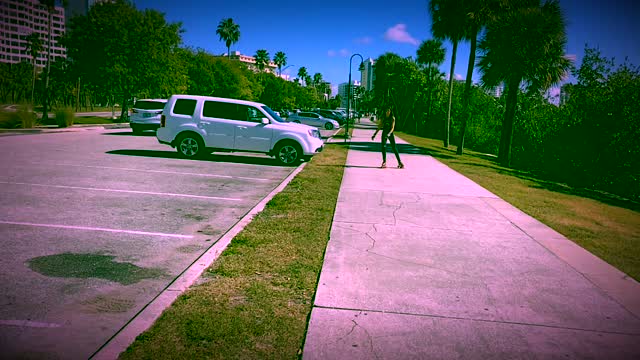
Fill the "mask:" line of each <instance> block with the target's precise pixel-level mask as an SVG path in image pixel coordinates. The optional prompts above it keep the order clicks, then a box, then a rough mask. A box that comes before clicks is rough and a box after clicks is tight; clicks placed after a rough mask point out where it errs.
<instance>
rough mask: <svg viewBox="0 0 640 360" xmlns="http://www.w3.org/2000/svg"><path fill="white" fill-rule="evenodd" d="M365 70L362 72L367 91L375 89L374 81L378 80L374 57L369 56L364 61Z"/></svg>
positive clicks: (363, 85)
mask: <svg viewBox="0 0 640 360" xmlns="http://www.w3.org/2000/svg"><path fill="white" fill-rule="evenodd" d="M363 65H364V70H363V71H362V72H361V73H360V74H361V82H362V87H363V88H364V90H365V91H371V90H373V83H374V81H375V80H376V72H375V69H376V63H375V61H374V60H373V59H372V58H368V59H367V60H365V61H364V63H363Z"/></svg>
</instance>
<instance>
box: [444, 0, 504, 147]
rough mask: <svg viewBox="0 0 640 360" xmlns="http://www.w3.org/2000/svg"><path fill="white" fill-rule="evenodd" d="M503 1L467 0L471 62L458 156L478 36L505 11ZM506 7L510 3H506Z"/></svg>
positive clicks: (464, 128) (469, 102) (465, 128)
mask: <svg viewBox="0 0 640 360" xmlns="http://www.w3.org/2000/svg"><path fill="white" fill-rule="evenodd" d="M501 1H502V0H466V1H465V5H466V9H465V13H466V20H467V38H468V39H469V40H470V41H471V49H470V50H469V62H468V64H467V78H466V81H465V84H464V94H463V96H462V128H461V130H460V141H459V142H458V149H457V150H456V154H458V155H462V152H463V150H464V138H465V134H466V132H467V120H468V119H469V118H470V117H471V111H470V110H469V107H470V104H471V76H472V75H473V69H474V68H475V62H476V48H477V44H478V34H479V33H480V31H481V30H482V29H483V28H484V27H485V26H486V25H487V24H488V23H489V22H490V21H495V20H497V16H498V15H499V14H500V13H501V12H502V11H504V10H501V9H500V6H501V4H502V3H501ZM504 4H505V5H507V4H508V3H506V2H504Z"/></svg>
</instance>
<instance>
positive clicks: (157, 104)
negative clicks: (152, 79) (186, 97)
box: [133, 100, 165, 110]
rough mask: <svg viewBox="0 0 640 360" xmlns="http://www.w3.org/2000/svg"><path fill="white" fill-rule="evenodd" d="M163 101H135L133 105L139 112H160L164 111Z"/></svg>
mask: <svg viewBox="0 0 640 360" xmlns="http://www.w3.org/2000/svg"><path fill="white" fill-rule="evenodd" d="M164 104H165V103H164V102H163V101H149V100H141V101H136V104H135V105H133V108H134V109H140V110H162V109H164Z"/></svg>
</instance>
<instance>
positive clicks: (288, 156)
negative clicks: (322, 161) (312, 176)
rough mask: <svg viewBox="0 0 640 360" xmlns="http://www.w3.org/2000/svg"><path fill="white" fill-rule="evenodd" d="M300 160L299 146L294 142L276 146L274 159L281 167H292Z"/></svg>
mask: <svg viewBox="0 0 640 360" xmlns="http://www.w3.org/2000/svg"><path fill="white" fill-rule="evenodd" d="M301 158H302V149H301V148H300V145H298V144H296V143H294V142H285V143H282V144H280V145H278V148H277V149H276V159H277V160H278V162H279V163H280V164H282V165H294V164H296V163H297V162H299V161H300V159H301Z"/></svg>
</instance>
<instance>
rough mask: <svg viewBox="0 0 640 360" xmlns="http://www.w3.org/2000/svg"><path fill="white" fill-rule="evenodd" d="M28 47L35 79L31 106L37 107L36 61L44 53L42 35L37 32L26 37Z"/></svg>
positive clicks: (32, 85) (26, 47)
mask: <svg viewBox="0 0 640 360" xmlns="http://www.w3.org/2000/svg"><path fill="white" fill-rule="evenodd" d="M26 40H27V45H26V46H25V51H26V52H28V53H29V55H31V65H32V66H33V79H32V81H31V105H32V106H33V105H35V104H34V102H33V93H34V92H35V88H36V59H37V58H38V55H40V53H41V52H42V49H43V45H42V39H41V38H40V35H39V34H38V33H36V32H35V31H34V32H32V33H31V34H29V35H27V37H26Z"/></svg>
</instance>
